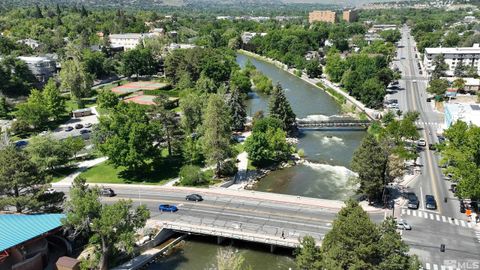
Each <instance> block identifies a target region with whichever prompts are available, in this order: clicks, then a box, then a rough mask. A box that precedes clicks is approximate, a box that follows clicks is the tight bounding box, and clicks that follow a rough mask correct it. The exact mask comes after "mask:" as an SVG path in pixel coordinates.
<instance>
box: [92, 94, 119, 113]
mask: <svg viewBox="0 0 480 270" xmlns="http://www.w3.org/2000/svg"><path fill="white" fill-rule="evenodd" d="M119 102H120V101H119V99H118V96H117V94H115V93H113V92H112V91H108V90H100V91H99V92H98V96H97V104H98V107H100V108H102V109H113V108H115V106H117V105H118V103H119Z"/></svg>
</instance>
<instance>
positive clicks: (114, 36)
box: [109, 33, 145, 39]
mask: <svg viewBox="0 0 480 270" xmlns="http://www.w3.org/2000/svg"><path fill="white" fill-rule="evenodd" d="M144 36H145V34H143V33H125V34H110V35H109V37H110V38H117V39H118V38H125V39H127V38H128V39H130V38H132V39H133V38H137V39H140V38H143V37H144Z"/></svg>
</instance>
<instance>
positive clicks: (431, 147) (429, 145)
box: [428, 143, 437, 150]
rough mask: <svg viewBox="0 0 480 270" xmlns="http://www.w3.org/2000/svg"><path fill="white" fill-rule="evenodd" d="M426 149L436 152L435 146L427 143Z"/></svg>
mask: <svg viewBox="0 0 480 270" xmlns="http://www.w3.org/2000/svg"><path fill="white" fill-rule="evenodd" d="M428 149H430V150H437V146H436V145H435V144H434V143H429V144H428Z"/></svg>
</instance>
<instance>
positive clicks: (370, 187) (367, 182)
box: [352, 134, 388, 200]
mask: <svg viewBox="0 0 480 270" xmlns="http://www.w3.org/2000/svg"><path fill="white" fill-rule="evenodd" d="M387 159H388V158H387V153H386V151H385V150H384V149H383V148H382V146H381V145H380V144H379V143H378V141H377V139H376V138H375V137H374V135H372V134H367V135H366V136H365V138H363V140H362V144H361V145H360V147H359V148H358V149H357V150H356V151H355V152H354V154H353V159H352V170H353V171H355V172H356V173H358V182H359V183H360V188H359V192H361V193H365V194H366V195H367V196H368V199H369V200H372V199H378V198H379V196H380V195H381V193H382V190H383V187H384V185H385V184H386V183H385V177H386V174H385V173H386V170H387Z"/></svg>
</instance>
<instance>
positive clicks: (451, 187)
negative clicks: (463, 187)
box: [450, 184, 457, 193]
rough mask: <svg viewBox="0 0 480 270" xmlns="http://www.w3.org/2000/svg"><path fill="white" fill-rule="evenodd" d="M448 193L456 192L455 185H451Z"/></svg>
mask: <svg viewBox="0 0 480 270" xmlns="http://www.w3.org/2000/svg"><path fill="white" fill-rule="evenodd" d="M450 191H451V192H452V193H455V192H457V184H451V185H450Z"/></svg>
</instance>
